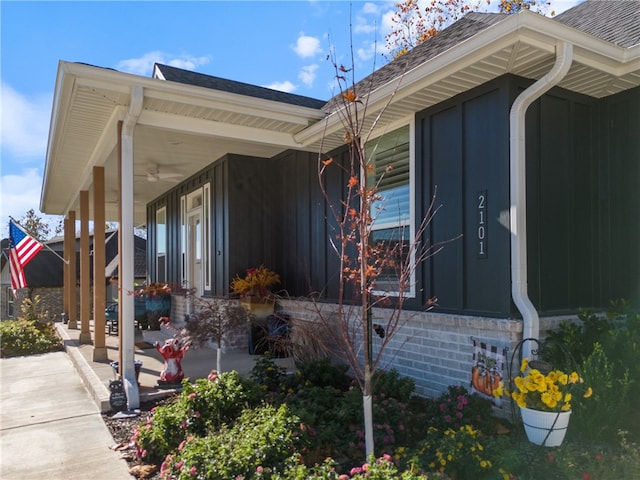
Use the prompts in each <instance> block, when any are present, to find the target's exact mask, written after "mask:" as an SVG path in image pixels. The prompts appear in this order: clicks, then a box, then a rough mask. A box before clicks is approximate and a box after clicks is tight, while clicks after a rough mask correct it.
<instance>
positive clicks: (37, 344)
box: [0, 295, 62, 358]
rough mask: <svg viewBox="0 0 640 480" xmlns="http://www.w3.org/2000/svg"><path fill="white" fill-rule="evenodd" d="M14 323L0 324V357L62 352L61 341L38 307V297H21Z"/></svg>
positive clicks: (44, 313) (46, 313)
mask: <svg viewBox="0 0 640 480" xmlns="http://www.w3.org/2000/svg"><path fill="white" fill-rule="evenodd" d="M20 310H21V312H22V314H21V315H20V317H18V318H17V319H16V320H2V321H0V357H2V358H5V357H19V356H22V355H38V354H41V353H47V352H51V351H54V350H61V349H62V341H61V340H60V338H59V337H58V335H57V333H56V329H55V328H54V326H53V323H51V322H50V321H49V320H48V318H47V317H48V312H47V311H46V310H43V309H42V308H41V307H40V295H35V296H34V297H33V298H25V299H24V300H23V301H22V304H21V305H20Z"/></svg>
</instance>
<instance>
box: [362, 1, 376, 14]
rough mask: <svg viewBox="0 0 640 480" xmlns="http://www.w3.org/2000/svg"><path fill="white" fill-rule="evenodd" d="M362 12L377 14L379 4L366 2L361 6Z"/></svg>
mask: <svg viewBox="0 0 640 480" xmlns="http://www.w3.org/2000/svg"><path fill="white" fill-rule="evenodd" d="M362 13H366V14H368V15H378V13H380V6H379V5H378V4H376V3H373V2H366V3H365V4H364V5H363V7H362Z"/></svg>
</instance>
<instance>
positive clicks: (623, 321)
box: [543, 300, 640, 440]
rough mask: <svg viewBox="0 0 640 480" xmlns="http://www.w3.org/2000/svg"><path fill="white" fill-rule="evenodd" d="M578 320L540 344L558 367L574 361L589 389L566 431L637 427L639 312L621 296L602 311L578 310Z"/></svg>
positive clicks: (596, 432)
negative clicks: (591, 392)
mask: <svg viewBox="0 0 640 480" xmlns="http://www.w3.org/2000/svg"><path fill="white" fill-rule="evenodd" d="M578 320H579V321H578V322H569V321H567V322H563V323H561V324H560V326H559V328H558V329H557V330H555V331H553V332H550V333H549V335H548V337H547V341H546V342H545V348H544V349H543V353H544V356H545V360H548V361H550V362H551V363H552V364H553V365H554V367H556V368H557V367H560V368H565V369H571V370H573V369H576V367H577V370H578V372H579V373H580V375H581V376H582V377H583V378H584V380H585V383H586V384H587V385H590V386H591V387H592V389H593V398H592V399H590V400H589V401H588V402H582V403H581V405H579V406H577V407H576V408H575V409H574V413H573V414H572V420H571V423H572V427H571V428H570V429H569V432H570V434H571V435H572V436H576V438H579V437H580V436H585V435H586V436H588V438H594V439H597V438H599V439H601V440H604V439H607V440H612V439H615V438H616V436H617V432H618V430H619V429H620V428H629V429H630V430H631V431H632V432H640V413H639V412H638V409H637V408H635V406H634V402H635V401H636V399H637V398H638V396H640V381H639V380H638V379H640V362H638V358H640V314H638V313H637V312H631V311H629V305H628V303H627V302H625V301H622V300H619V301H613V302H611V309H610V310H609V311H608V312H606V313H605V314H604V315H598V314H595V313H593V312H590V311H582V312H580V314H579V315H578ZM636 435H638V434H636ZM636 438H640V436H637V437H636Z"/></svg>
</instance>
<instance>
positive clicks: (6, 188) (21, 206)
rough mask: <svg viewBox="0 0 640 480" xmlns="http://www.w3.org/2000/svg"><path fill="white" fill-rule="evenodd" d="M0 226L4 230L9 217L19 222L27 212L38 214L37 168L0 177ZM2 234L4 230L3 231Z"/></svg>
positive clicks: (39, 177)
mask: <svg viewBox="0 0 640 480" xmlns="http://www.w3.org/2000/svg"><path fill="white" fill-rule="evenodd" d="M0 187H1V188H0V210H1V211H2V218H1V220H0V222H1V223H0V225H2V227H3V228H4V226H5V225H7V224H8V222H9V216H10V215H11V216H12V217H14V218H15V219H16V220H20V218H22V217H23V216H24V215H25V213H27V211H28V210H30V209H32V208H33V209H34V210H35V211H36V212H40V189H41V188H42V175H41V174H40V172H39V171H38V169H37V168H28V169H25V170H23V171H22V172H20V173H17V174H9V175H2V177H0ZM3 233H4V230H3Z"/></svg>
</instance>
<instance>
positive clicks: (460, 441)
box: [409, 425, 497, 479]
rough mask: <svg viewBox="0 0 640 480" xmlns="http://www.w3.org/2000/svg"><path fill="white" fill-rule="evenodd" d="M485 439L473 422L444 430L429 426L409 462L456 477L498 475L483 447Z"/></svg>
mask: <svg viewBox="0 0 640 480" xmlns="http://www.w3.org/2000/svg"><path fill="white" fill-rule="evenodd" d="M485 438H486V437H483V435H482V432H480V430H476V429H475V428H473V427H472V426H471V425H464V426H461V427H460V428H458V429H456V430H454V429H452V428H448V429H446V430H444V431H442V430H439V429H437V428H435V427H429V428H428V429H427V432H426V435H425V439H424V440H423V441H421V442H420V444H419V445H418V447H417V449H416V452H415V454H414V456H413V457H412V459H411V460H410V462H409V463H410V465H412V466H413V468H414V469H415V468H417V469H418V470H422V471H438V472H440V473H446V474H447V475H449V476H451V477H453V478H474V479H481V478H495V475H496V473H497V469H496V468H495V466H494V465H493V461H492V458H493V457H492V454H491V452H489V451H487V449H486V448H485V446H484V445H485V444H486V443H485Z"/></svg>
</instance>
